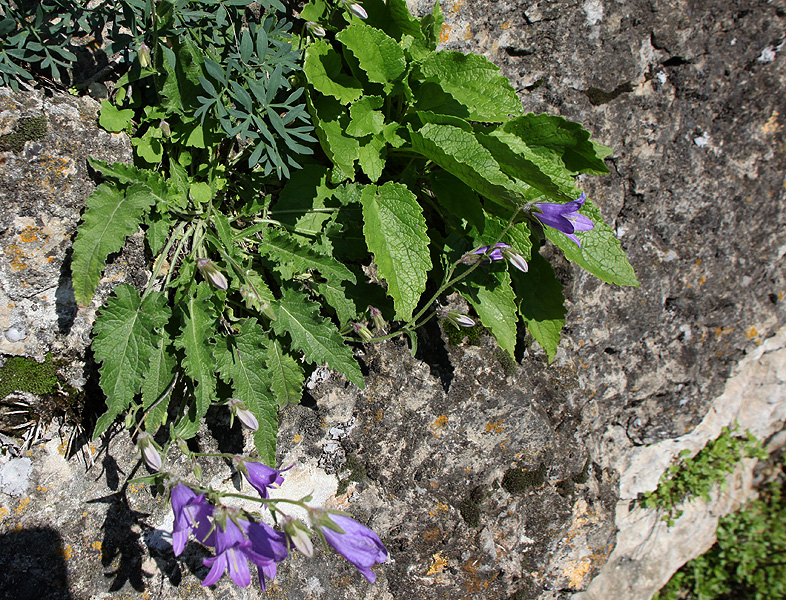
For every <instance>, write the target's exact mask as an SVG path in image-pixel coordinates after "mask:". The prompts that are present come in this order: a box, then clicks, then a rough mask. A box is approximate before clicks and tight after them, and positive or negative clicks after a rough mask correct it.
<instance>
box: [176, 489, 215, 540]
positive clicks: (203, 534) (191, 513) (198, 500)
mask: <svg viewBox="0 0 786 600" xmlns="http://www.w3.org/2000/svg"><path fill="white" fill-rule="evenodd" d="M171 500H172V512H174V513H175V525H174V527H173V528H172V549H173V550H174V552H175V556H180V554H181V553H182V552H183V549H184V548H185V547H186V541H187V540H188V534H189V533H190V532H191V531H193V532H194V537H196V539H198V540H199V541H200V542H202V543H203V544H205V545H207V546H212V545H213V543H214V538H215V532H214V531H213V525H212V523H211V522H210V517H211V516H213V505H212V504H210V503H209V502H208V501H207V499H205V495H204V494H199V495H198V496H197V495H196V494H195V493H194V490H192V489H191V488H190V487H188V486H187V485H184V484H182V483H178V484H177V485H176V486H175V487H174V488H173V489H172V495H171Z"/></svg>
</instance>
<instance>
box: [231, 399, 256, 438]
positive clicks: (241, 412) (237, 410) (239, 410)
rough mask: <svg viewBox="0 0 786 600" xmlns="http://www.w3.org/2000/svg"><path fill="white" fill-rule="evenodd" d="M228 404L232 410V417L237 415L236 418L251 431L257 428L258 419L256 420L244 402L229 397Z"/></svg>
mask: <svg viewBox="0 0 786 600" xmlns="http://www.w3.org/2000/svg"><path fill="white" fill-rule="evenodd" d="M228 404H229V410H230V411H232V417H237V418H238V420H239V421H240V422H241V423H242V424H243V425H245V426H246V427H248V428H249V429H250V430H251V431H256V430H257V429H259V421H257V418H256V417H255V416H254V413H252V412H251V411H250V410H248V407H247V406H246V404H245V402H243V401H242V400H238V399H237V398H230V399H229V402H228Z"/></svg>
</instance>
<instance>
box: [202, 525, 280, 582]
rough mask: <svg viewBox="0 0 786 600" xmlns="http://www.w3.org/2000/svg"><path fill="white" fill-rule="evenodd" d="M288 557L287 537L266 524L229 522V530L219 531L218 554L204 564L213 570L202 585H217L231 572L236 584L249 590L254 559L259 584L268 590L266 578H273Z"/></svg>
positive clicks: (204, 561) (226, 527)
mask: <svg viewBox="0 0 786 600" xmlns="http://www.w3.org/2000/svg"><path fill="white" fill-rule="evenodd" d="M246 535H247V536H248V537H246ZM286 556H287V549H286V538H285V537H284V535H283V534H282V533H280V532H278V531H276V530H274V529H273V528H272V527H270V526H269V525H265V524H264V523H254V522H251V523H249V522H248V521H244V520H242V519H238V520H237V522H235V521H233V520H232V519H227V520H226V525H225V527H223V528H222V527H219V528H218V530H217V531H216V555H215V556H214V557H211V558H206V559H204V560H203V561H202V562H203V563H204V565H205V566H206V567H210V572H209V573H208V574H207V577H205V579H204V581H202V585H203V586H208V585H213V584H214V583H216V582H217V581H218V580H219V579H221V576H222V575H223V574H224V573H225V572H226V571H227V570H229V577H230V578H231V579H232V581H234V582H235V583H236V584H237V585H239V586H240V587H248V585H249V584H250V583H251V571H250V570H249V566H248V561H249V560H250V561H251V562H252V563H254V564H255V565H256V566H257V569H258V571H259V583H260V585H261V586H262V589H263V590H264V589H265V576H267V577H268V579H273V577H275V576H276V563H278V562H280V561H282V560H284V559H285V558H286Z"/></svg>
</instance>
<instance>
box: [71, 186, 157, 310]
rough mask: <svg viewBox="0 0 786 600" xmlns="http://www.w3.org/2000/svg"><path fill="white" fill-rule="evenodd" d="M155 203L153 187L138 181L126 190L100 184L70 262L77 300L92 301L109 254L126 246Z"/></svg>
mask: <svg viewBox="0 0 786 600" xmlns="http://www.w3.org/2000/svg"><path fill="white" fill-rule="evenodd" d="M154 202H155V197H154V196H153V194H152V193H151V192H150V188H148V187H147V186H145V185H143V184H139V183H137V184H134V185H132V186H131V187H129V188H128V189H127V190H124V191H121V190H119V189H117V188H116V187H114V186H111V185H108V184H101V185H99V186H98V187H97V188H96V189H95V191H94V192H93V193H92V195H91V196H90V197H89V198H88V199H87V205H86V208H85V213H84V215H83V216H82V224H81V225H80V227H79V231H78V233H77V236H76V240H74V255H73V261H72V263H71V274H72V279H73V285H74V296H75V297H76V301H77V303H79V304H80V305H82V306H87V305H88V304H90V300H91V299H92V298H93V294H94V293H95V289H96V286H97V285H98V281H99V280H100V279H101V273H102V272H103V270H104V265H105V264H106V259H107V257H108V256H109V255H110V254H111V253H112V252H117V251H118V250H120V249H121V248H122V247H123V245H124V244H125V241H126V237H128V236H129V235H132V234H134V233H136V231H137V229H138V228H139V224H140V222H141V221H142V218H143V217H144V215H145V213H147V211H148V210H149V209H150V207H151V206H152V205H153V203H154Z"/></svg>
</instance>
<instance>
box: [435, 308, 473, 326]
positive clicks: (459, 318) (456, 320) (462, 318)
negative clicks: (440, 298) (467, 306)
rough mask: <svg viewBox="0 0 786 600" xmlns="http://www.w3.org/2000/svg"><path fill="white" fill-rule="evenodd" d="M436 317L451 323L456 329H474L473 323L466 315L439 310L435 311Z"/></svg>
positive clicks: (453, 311)
mask: <svg viewBox="0 0 786 600" xmlns="http://www.w3.org/2000/svg"><path fill="white" fill-rule="evenodd" d="M437 316H438V317H439V318H441V319H445V320H447V321H450V322H451V323H453V324H454V325H455V326H456V327H474V326H475V321H473V320H472V319H470V318H469V317H468V316H467V315H465V314H463V313H460V312H458V311H455V310H447V309H444V308H443V309H440V310H438V311H437Z"/></svg>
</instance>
